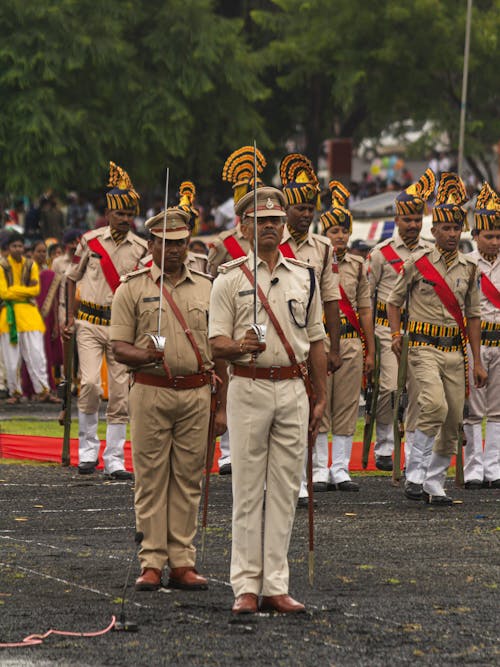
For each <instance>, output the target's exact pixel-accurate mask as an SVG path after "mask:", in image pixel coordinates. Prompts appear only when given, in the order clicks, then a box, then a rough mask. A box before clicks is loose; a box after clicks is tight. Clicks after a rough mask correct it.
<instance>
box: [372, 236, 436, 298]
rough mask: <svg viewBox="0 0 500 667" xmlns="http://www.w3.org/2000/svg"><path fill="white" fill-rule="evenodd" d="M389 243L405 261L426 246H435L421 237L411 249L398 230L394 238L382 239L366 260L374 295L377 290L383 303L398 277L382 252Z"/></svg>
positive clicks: (378, 296)
mask: <svg viewBox="0 0 500 667" xmlns="http://www.w3.org/2000/svg"><path fill="white" fill-rule="evenodd" d="M387 245H390V246H392V247H393V248H394V250H395V251H396V252H397V254H398V255H399V256H400V257H401V259H402V260H403V261H405V260H407V259H408V258H409V257H411V256H413V255H414V254H415V253H418V252H421V251H422V250H424V249H425V248H433V247H434V246H433V244H432V243H429V241H424V240H423V239H420V238H419V240H418V245H417V246H416V247H415V248H414V249H413V250H410V249H409V248H408V246H406V245H405V243H404V242H403V239H402V238H401V236H400V235H399V232H398V231H397V230H396V232H395V234H394V237H393V238H392V239H386V240H385V241H382V243H378V244H377V245H376V246H375V247H374V248H373V249H372V251H371V252H370V254H369V255H368V258H367V260H366V263H367V272H368V281H369V283H370V289H371V294H372V296H374V295H375V290H376V291H377V299H378V300H379V301H382V303H387V299H388V297H389V294H390V293H391V290H392V288H393V287H394V285H395V284H396V281H397V279H398V274H397V273H396V271H395V270H394V268H393V267H392V265H391V264H389V262H388V261H387V260H386V258H385V257H384V255H383V254H382V252H381V248H383V247H384V246H387Z"/></svg>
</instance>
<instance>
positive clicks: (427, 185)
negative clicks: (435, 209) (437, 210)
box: [396, 168, 436, 215]
mask: <svg viewBox="0 0 500 667" xmlns="http://www.w3.org/2000/svg"><path fill="white" fill-rule="evenodd" d="M435 188H436V176H435V175H434V172H433V171H432V169H430V168H428V169H426V170H425V171H424V173H423V174H422V176H421V177H420V178H419V179H418V181H417V182H416V183H412V184H411V185H410V186H409V187H407V188H406V190H403V191H402V192H400V193H399V195H398V196H397V197H396V214H397V215H423V214H424V212H425V203H426V202H427V200H428V199H429V198H430V197H432V195H433V194H434V189H435Z"/></svg>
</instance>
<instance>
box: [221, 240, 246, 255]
mask: <svg viewBox="0 0 500 667" xmlns="http://www.w3.org/2000/svg"><path fill="white" fill-rule="evenodd" d="M222 243H223V244H224V247H225V248H226V250H227V251H228V253H229V254H230V255H231V257H232V258H233V259H238V257H245V255H246V252H245V251H244V250H243V248H242V247H241V246H240V244H239V243H238V241H237V240H236V237H235V236H228V237H227V238H225V239H224V240H223V241H222Z"/></svg>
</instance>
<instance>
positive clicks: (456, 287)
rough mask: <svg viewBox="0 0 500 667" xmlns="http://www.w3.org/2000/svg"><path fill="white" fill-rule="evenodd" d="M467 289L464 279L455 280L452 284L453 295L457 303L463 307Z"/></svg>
mask: <svg viewBox="0 0 500 667" xmlns="http://www.w3.org/2000/svg"><path fill="white" fill-rule="evenodd" d="M468 289H469V281H468V280H467V279H466V278H456V279H455V280H454V282H453V293H454V294H455V296H456V297H457V301H458V303H459V304H460V305H461V306H463V305H464V303H465V297H466V296H467V290H468Z"/></svg>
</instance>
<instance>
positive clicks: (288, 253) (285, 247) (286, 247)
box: [279, 241, 297, 259]
mask: <svg viewBox="0 0 500 667" xmlns="http://www.w3.org/2000/svg"><path fill="white" fill-rule="evenodd" d="M279 249H280V250H281V254H282V255H283V257H288V259H297V258H296V257H295V253H294V252H293V250H292V248H291V246H290V244H289V243H288V241H285V243H281V244H280V246H279Z"/></svg>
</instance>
